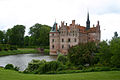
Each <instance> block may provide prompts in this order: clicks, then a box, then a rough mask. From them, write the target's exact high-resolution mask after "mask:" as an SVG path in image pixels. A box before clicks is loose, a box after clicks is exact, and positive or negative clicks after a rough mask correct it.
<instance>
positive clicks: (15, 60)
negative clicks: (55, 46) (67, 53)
mask: <svg viewBox="0 0 120 80" xmlns="http://www.w3.org/2000/svg"><path fill="white" fill-rule="evenodd" d="M56 58H57V56H49V55H43V54H18V55H10V56H1V57H0V66H3V67H4V66H5V65H6V64H13V65H14V66H17V67H20V71H23V70H24V69H25V68H26V67H27V65H28V63H29V62H30V61H31V60H32V59H39V60H42V59H44V60H46V61H54V60H56Z"/></svg>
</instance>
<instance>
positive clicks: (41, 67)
mask: <svg viewBox="0 0 120 80" xmlns="http://www.w3.org/2000/svg"><path fill="white" fill-rule="evenodd" d="M63 69H66V67H65V66H64V65H63V64H61V63H60V62H58V61H50V62H46V61H45V60H41V61H40V60H32V61H31V62H30V63H29V64H28V67H27V68H26V70H25V71H24V73H35V74H43V73H46V72H49V71H59V70H63Z"/></svg>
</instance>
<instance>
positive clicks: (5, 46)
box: [0, 44, 17, 51]
mask: <svg viewBox="0 0 120 80" xmlns="http://www.w3.org/2000/svg"><path fill="white" fill-rule="evenodd" d="M2 50H4V51H8V50H17V46H15V45H9V44H0V51H2Z"/></svg>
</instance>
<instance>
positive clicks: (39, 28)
mask: <svg viewBox="0 0 120 80" xmlns="http://www.w3.org/2000/svg"><path fill="white" fill-rule="evenodd" d="M49 32H50V26H47V25H41V24H38V23H36V24H35V25H33V26H32V27H30V31H29V34H30V35H31V36H30V43H31V45H37V46H41V45H44V46H45V45H49Z"/></svg>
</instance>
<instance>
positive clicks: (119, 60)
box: [109, 37, 120, 68]
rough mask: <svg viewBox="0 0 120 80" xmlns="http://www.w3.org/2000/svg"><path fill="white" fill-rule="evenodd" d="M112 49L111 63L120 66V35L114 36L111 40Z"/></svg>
mask: <svg viewBox="0 0 120 80" xmlns="http://www.w3.org/2000/svg"><path fill="white" fill-rule="evenodd" d="M109 43H110V50H111V52H112V55H113V56H112V57H111V64H112V65H113V66H114V67H119V68H120V37H117V38H113V39H112V40H111V41H110V42H109Z"/></svg>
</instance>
